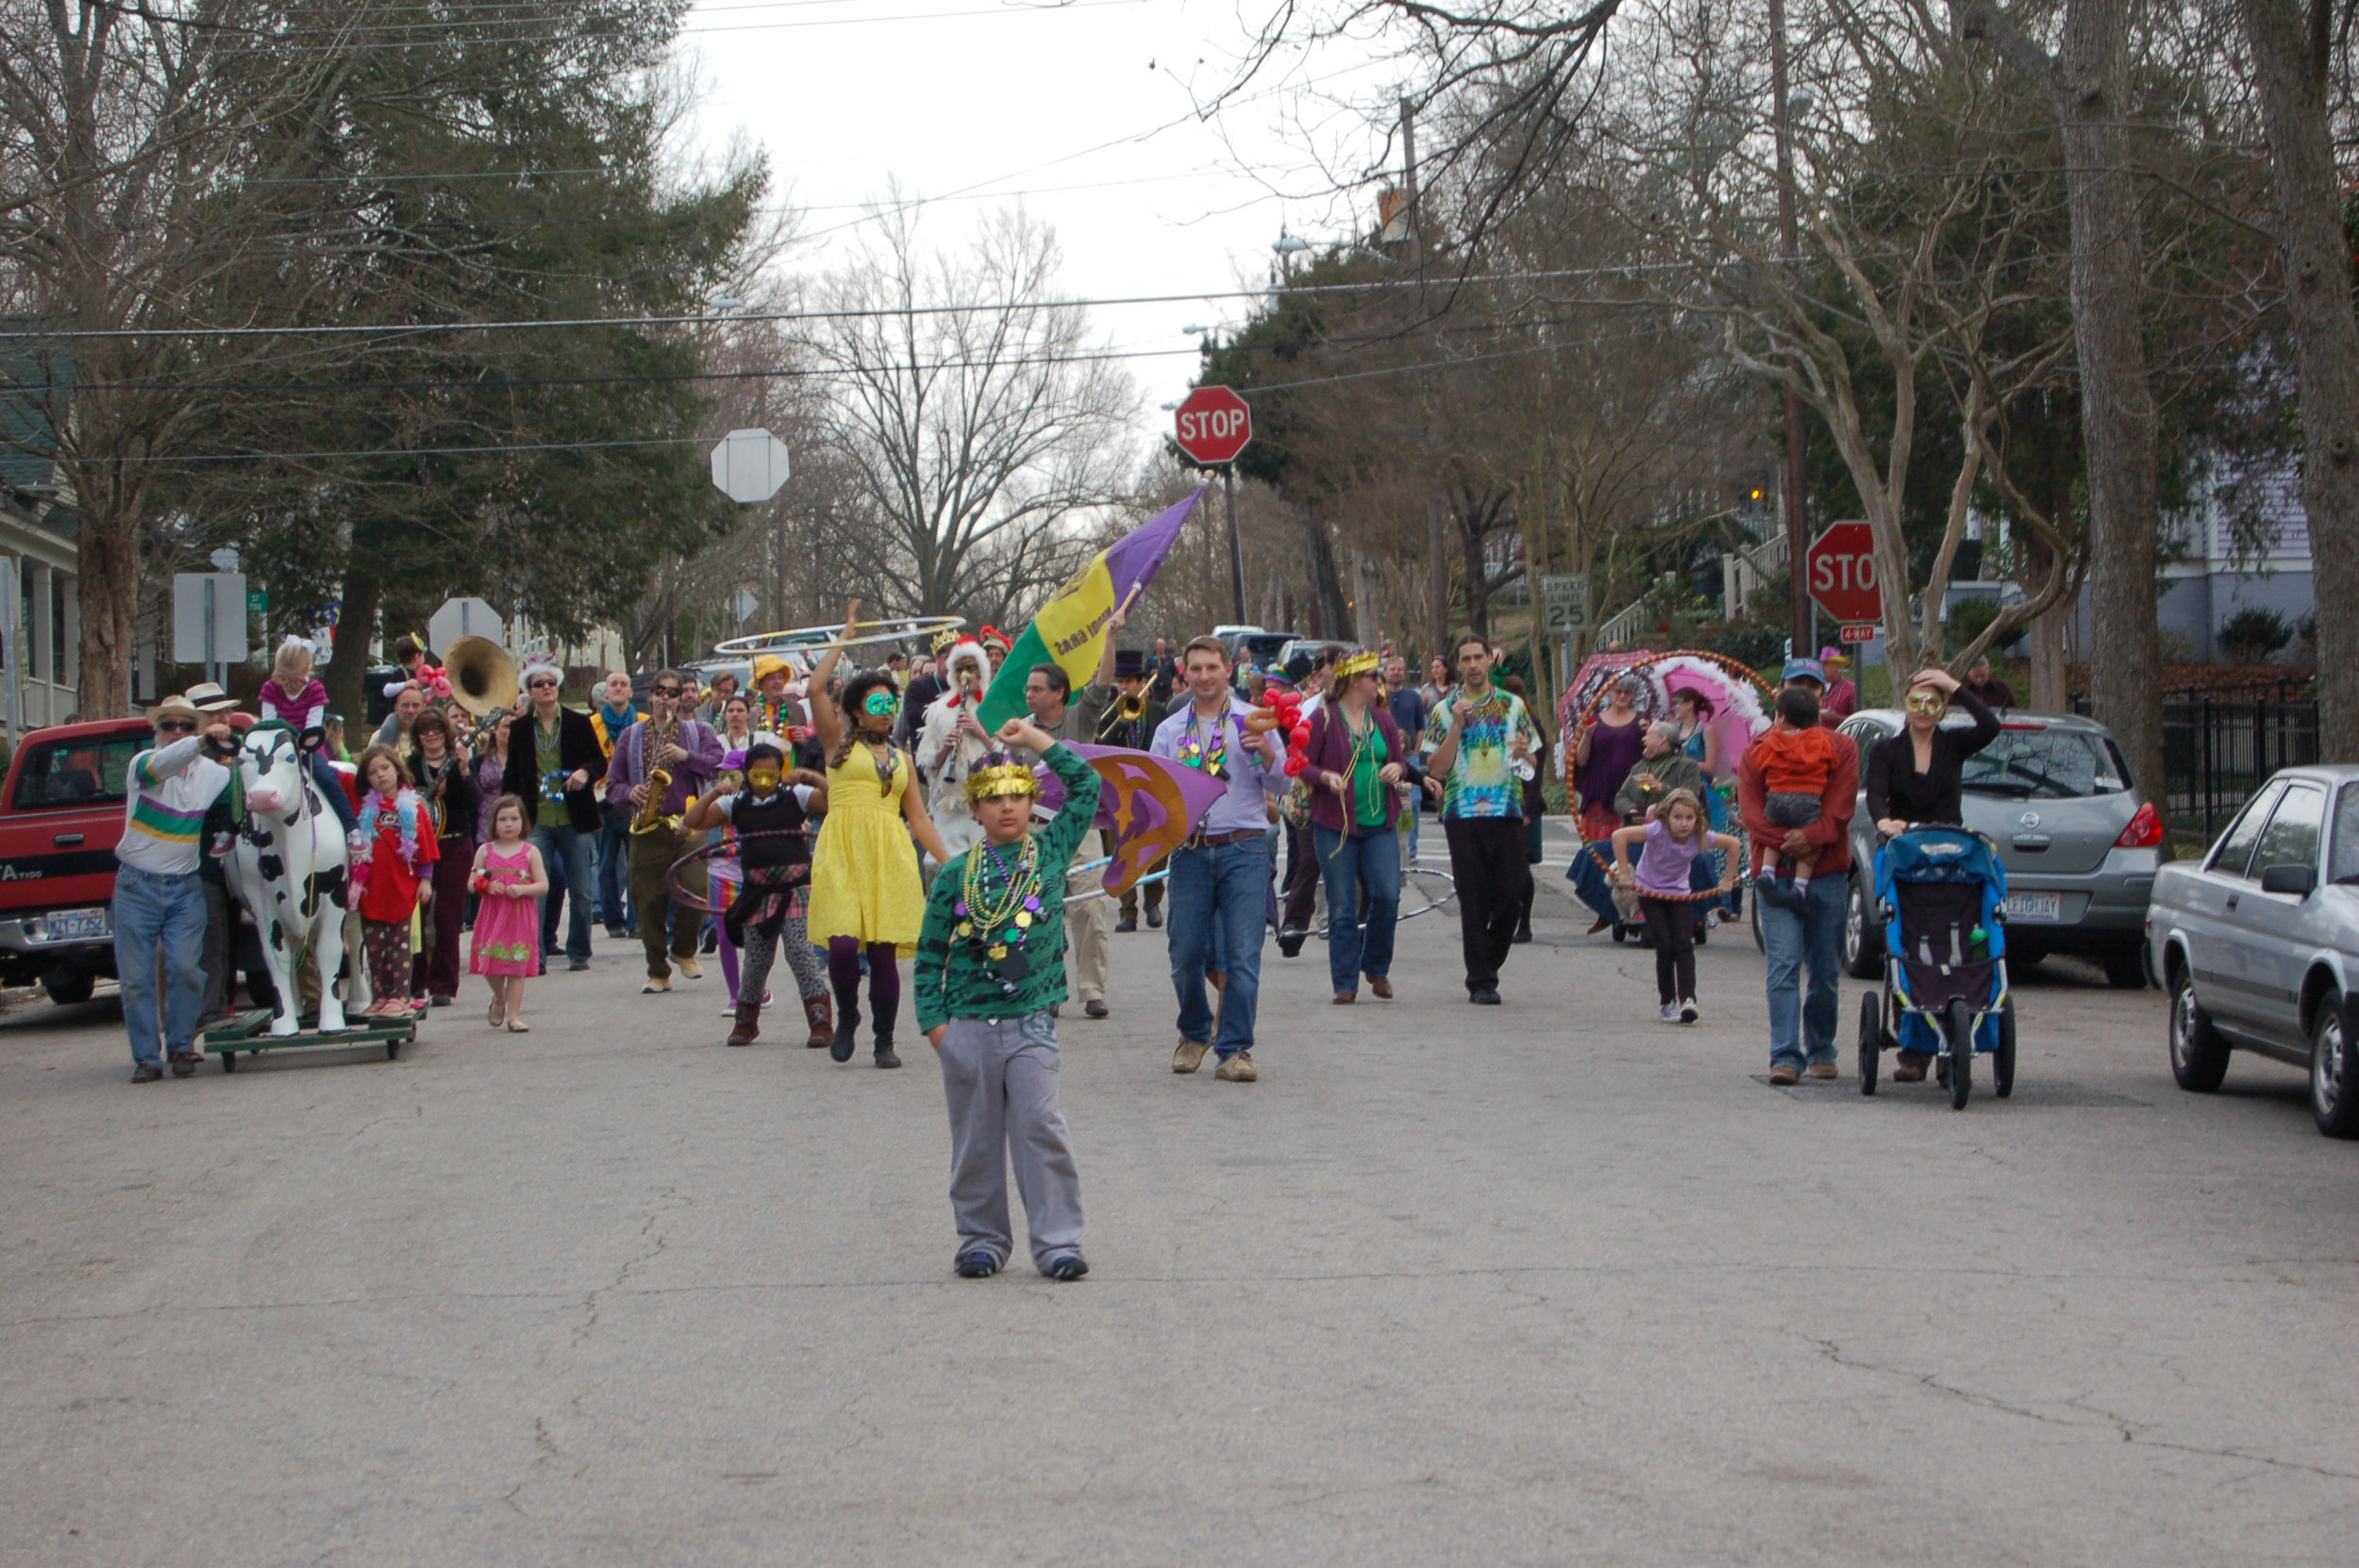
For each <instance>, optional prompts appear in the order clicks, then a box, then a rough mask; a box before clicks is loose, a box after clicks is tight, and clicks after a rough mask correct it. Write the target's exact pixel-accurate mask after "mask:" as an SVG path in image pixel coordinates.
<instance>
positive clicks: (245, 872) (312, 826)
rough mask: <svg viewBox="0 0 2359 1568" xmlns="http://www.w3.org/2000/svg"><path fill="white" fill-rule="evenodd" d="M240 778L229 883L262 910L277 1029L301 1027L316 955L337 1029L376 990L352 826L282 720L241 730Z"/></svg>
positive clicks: (324, 1013)
mask: <svg viewBox="0 0 2359 1568" xmlns="http://www.w3.org/2000/svg"><path fill="white" fill-rule="evenodd" d="M236 788H237V791H238V796H239V804H238V809H237V810H236V812H235V815H236V818H237V836H236V838H235V840H234V841H233V842H232V844H231V846H230V853H229V863H228V866H227V868H226V870H227V873H228V880H229V891H230V892H233V893H235V894H236V895H237V897H238V901H239V902H240V903H242V904H243V905H244V906H245V908H246V911H247V913H249V914H251V915H252V916H253V917H254V924H255V926H256V927H257V933H258V934H259V937H260V938H261V943H262V961H263V964H264V965H265V967H267V968H268V969H269V971H270V982H271V985H272V986H273V988H275V989H276V991H277V993H278V1015H277V1016H276V1018H274V1019H273V1020H272V1021H271V1026H270V1032H271V1033H272V1034H273V1035H274V1036H276V1037H278V1038H281V1039H283V1038H285V1037H286V1036H288V1035H292V1034H295V1033H298V1032H299V1031H300V1029H301V1027H302V1026H301V1024H300V1022H299V1020H298V1019H297V1016H296V1014H297V1012H298V1010H299V1009H300V1007H301V1005H302V1004H301V997H302V992H301V989H300V988H299V987H298V986H297V985H296V983H295V973H296V965H297V964H298V962H300V961H302V960H303V959H305V958H306V957H308V958H309V959H310V962H311V963H312V964H313V965H314V966H315V967H316V969H317V972H318V975H319V982H320V1022H319V1027H320V1032H321V1033H323V1034H333V1033H336V1032H338V1031H340V1030H342V1029H343V1027H344V1026H345V1025H344V1012H345V1009H348V1008H351V1009H360V1008H365V1007H367V1006H368V1005H369V1002H370V999H371V997H370V992H369V980H368V966H367V965H366V964H365V963H363V962H361V961H360V917H359V916H357V915H356V914H354V913H353V912H352V909H351V905H350V897H351V894H350V888H351V878H350V875H349V865H348V860H349V856H350V847H349V845H348V844H347V843H346V842H345V838H344V831H343V826H342V825H341V824H340V823H339V822H338V821H337V819H336V814H335V813H334V812H333V811H331V810H330V809H328V806H327V802H326V799H325V798H324V797H323V796H322V795H321V794H320V792H319V786H318V785H317V783H316V782H314V780H313V779H312V776H311V770H310V766H309V764H308V763H307V762H306V761H305V759H304V757H303V754H302V752H301V750H300V749H299V747H298V745H297V743H296V738H295V732H294V731H293V729H291V728H289V727H288V726H285V725H283V724H279V723H276V721H266V722H264V723H262V724H258V725H256V726H253V727H252V728H250V729H248V730H246V732H245V734H244V736H243V739H242V740H241V742H240V743H239V747H238V778H237V785H236ZM331 954H332V955H334V959H335V961H334V962H332V963H331V962H330V961H329V956H330V955H331ZM339 980H341V981H342V982H343V988H344V989H343V993H341V994H339V993H338V989H337V984H338V981H339Z"/></svg>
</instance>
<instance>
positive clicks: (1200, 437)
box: [1174, 387, 1253, 468]
mask: <svg viewBox="0 0 2359 1568" xmlns="http://www.w3.org/2000/svg"><path fill="white" fill-rule="evenodd" d="M1177 424H1178V425H1179V432H1178V434H1177V436H1176V437H1175V438H1174V439H1175V440H1176V441H1178V442H1179V443H1180V451H1182V452H1185V453H1186V454H1187V455H1188V459H1189V460H1190V461H1191V462H1194V463H1196V464H1197V465H1199V466H1201V467H1205V468H1213V467H1216V466H1218V465H1219V464H1221V463H1225V462H1234V461H1235V460H1236V457H1237V454H1238V453H1240V452H1242V451H1244V450H1245V443H1246V442H1249V441H1251V440H1252V439H1253V410H1252V409H1248V408H1246V404H1245V399H1244V398H1242V397H1239V396H1238V395H1237V394H1236V393H1235V392H1230V390H1229V389H1228V388H1227V387H1198V388H1196V391H1194V392H1190V393H1188V400H1187V401H1186V402H1184V403H1182V404H1180V417H1179V419H1178V421H1177Z"/></svg>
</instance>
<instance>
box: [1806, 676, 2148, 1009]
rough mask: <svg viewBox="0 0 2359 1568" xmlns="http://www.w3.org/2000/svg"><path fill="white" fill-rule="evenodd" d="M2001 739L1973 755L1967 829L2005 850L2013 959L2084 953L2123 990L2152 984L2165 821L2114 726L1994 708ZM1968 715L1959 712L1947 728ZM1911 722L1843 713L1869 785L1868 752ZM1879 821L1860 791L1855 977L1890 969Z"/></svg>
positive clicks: (1850, 908)
mask: <svg viewBox="0 0 2359 1568" xmlns="http://www.w3.org/2000/svg"><path fill="white" fill-rule="evenodd" d="M1999 720H2000V728H1999V735H1998V738H1997V739H1996V740H1994V741H1992V742H1991V743H1990V744H1989V745H1987V746H1985V747H1983V749H1982V750H1981V751H1979V752H1977V753H1975V755H1974V756H1972V757H1970V758H1968V759H1966V776H1965V779H1964V783H1965V791H1966V795H1965V802H1964V804H1965V808H1966V809H1965V813H1964V814H1965V817H1966V826H1968V827H1971V828H1973V829H1974V830H1975V831H1976V832H1978V833H1981V834H1983V836H1984V837H1985V838H1987V839H1989V840H1990V841H1991V842H1993V843H1995V844H1997V845H1998V846H1999V862H2000V863H2001V864H2002V865H2004V866H2005V867H2006V868H2007V902H2006V907H2005V918H2006V922H2007V961H2008V962H2009V963H2011V964H2032V963H2037V962H2038V961H2039V960H2040V959H2042V958H2044V957H2046V956H2047V955H2048V954H2049V953H2078V954H2083V955H2085V956H2087V957H2089V958H2093V959H2097V960H2098V961H2099V962H2100V963H2102V964H2103V965H2104V966H2105V978H2106V979H2107V980H2109V981H2111V982H2112V983H2113V984H2114V985H2116V986H2119V987H2122V988H2123V989H2125V990H2135V989H2137V988H2139V987H2141V986H2143V985H2145V984H2146V979H2147V970H2146V954H2145V939H2146V901H2147V897H2148V894H2149V893H2150V892H2151V891H2152V889H2153V886H2154V875H2155V872H2156V870H2157V869H2158V868H2159V866H2160V864H2161V859H2162V844H2163V821H2162V817H2161V815H2160V814H2159V813H2158V812H2156V810H2155V809H2154V808H2153V807H2152V806H2150V805H2149V804H2147V802H2146V800H2145V798H2144V797H2143V796H2142V795H2140V794H2139V792H2138V791H2137V787H2136V785H2135V783H2134V781H2133V779H2132V778H2131V777H2130V766H2129V763H2128V762H2126V761H2125V760H2124V759H2123V758H2122V755H2121V748H2120V747H2119V746H2118V745H2116V744H2115V742H2114V737H2113V733H2112V731H2110V730H2108V729H2107V728H2106V727H2105V726H2103V725H2100V724H2099V723H2097V722H2096V721H2095V720H2093V719H2084V718H2082V717H2080V716H2078V715H2077V714H2069V713H2064V714H2053V713H2025V712H2019V711H2013V710H2010V711H2008V712H2005V713H2002V714H2000V715H1999ZM1971 722H1972V721H1971V720H1970V719H1969V718H1968V717H1967V716H1966V714H1965V713H1964V712H1962V711H1960V710H1958V709H1951V710H1950V712H1949V716H1948V717H1947V718H1946V719H1944V720H1943V722H1942V723H1943V727H1944V728H1959V729H1963V728H1966V727H1967V726H1968V725H1970V724H1971ZM1905 724H1906V719H1905V717H1904V716H1903V715H1902V714H1901V713H1900V711H1899V709H1890V708H1871V709H1864V710H1863V711H1861V712H1858V713H1854V714H1852V715H1851V716H1850V717H1849V718H1848V719H1846V720H1844V721H1843V733H1844V734H1846V735H1849V736H1850V737H1851V738H1852V739H1853V740H1854V741H1856V742H1859V749H1860V774H1861V780H1862V783H1863V786H1864V785H1865V777H1866V771H1867V753H1868V751H1869V750H1870V749H1871V748H1872V747H1873V746H1874V745H1875V744H1876V742H1879V741H1882V740H1886V739H1888V738H1890V737H1892V736H1894V735H1898V734H1899V733H1900V731H1901V729H1902V727H1903V726H1904V725H1905ZM1878 842H1879V841H1878V835H1877V832H1876V825H1875V824H1874V823H1873V822H1871V821H1869V820H1868V816H1867V795H1866V791H1865V788H1864V787H1863V789H1862V790H1861V792H1860V806H1859V811H1858V813H1857V814H1856V815H1855V816H1853V817H1852V818H1851V859H1852V862H1853V864H1854V865H1855V866H1856V867H1857V868H1859V869H1857V870H1855V871H1854V872H1853V874H1852V876H1851V889H1850V896H1849V902H1848V904H1847V906H1846V909H1845V918H1844V923H1843V960H1844V963H1845V966H1846V967H1847V968H1849V971H1850V973H1851V974H1852V975H1853V976H1855V977H1857V978H1860V979H1870V978H1873V977H1874V976H1878V975H1881V974H1882V973H1883V952H1884V936H1883V925H1882V922H1881V921H1880V920H1879V919H1878V918H1877V914H1876V901H1875V897H1874V889H1873V888H1872V887H1871V886H1870V884H1869V881H1868V877H1869V876H1870V875H1871V873H1870V872H1869V870H1868V869H1867V868H1869V867H1872V866H1873V865H1874V864H1875V863H1876V847H1877V843H1878Z"/></svg>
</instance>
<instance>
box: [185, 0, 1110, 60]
mask: <svg viewBox="0 0 2359 1568" xmlns="http://www.w3.org/2000/svg"><path fill="white" fill-rule="evenodd" d="M1148 3H1149V0H1062V3H1061V4H1058V5H1052V6H987V7H982V8H976V9H969V10H940V11H901V12H895V13H894V14H892V15H889V16H817V17H805V18H802V19H799V20H795V21H786V22H731V23H723V24H721V25H718V26H711V27H694V26H691V27H680V28H677V29H675V30H674V31H673V32H672V33H670V34H669V35H667V37H666V38H664V39H663V40H661V42H667V43H668V42H672V41H675V40H678V39H682V38H708V37H713V36H716V35H719V34H724V33H747V32H779V31H787V30H793V29H800V28H806V27H860V26H872V25H883V24H891V23H901V22H948V21H957V20H962V19H964V18H969V17H984V16H991V17H1015V16H1057V15H1062V14H1063V13H1064V12H1067V11H1077V10H1099V9H1105V8H1113V7H1133V6H1142V5H1146V4H1148ZM573 20H576V19H575V18H574V17H573V16H571V15H570V14H564V13H560V14H544V15H540V16H522V17H509V18H489V19H484V20H478V21H475V22H469V23H461V24H459V25H460V26H463V27H467V28H471V29H474V30H475V31H476V33H477V34H479V35H480V36H479V37H476V36H469V35H463V34H462V35H460V36H459V37H457V38H456V39H453V38H452V37H451V34H452V27H453V24H451V23H448V22H400V23H386V24H380V25H366V24H356V25H352V26H349V27H309V28H302V29H296V30H291V31H287V32H283V33H264V32H261V31H260V30H259V29H255V28H246V27H232V26H228V25H222V24H214V25H213V27H214V30H216V31H219V32H225V33H243V34H246V35H248V36H249V37H251V38H252V39H253V40H254V42H252V43H249V44H246V45H244V46H243V47H239V48H224V49H218V50H216V51H214V52H215V53H216V54H217V55H219V56H224V57H234V56H237V55H255V54H269V55H272V56H285V55H295V54H341V53H345V52H347V51H350V50H353V49H361V48H372V47H387V48H401V47H404V46H406V45H407V44H409V43H410V42H421V41H420V40H418V39H416V38H415V36H414V35H418V34H433V35H436V37H435V40H434V41H435V42H442V41H444V40H448V41H450V42H456V43H460V44H465V43H468V42H485V43H490V44H494V45H498V44H533V43H610V42H628V41H627V40H618V39H617V38H615V37H612V36H601V35H600V34H599V33H598V32H597V31H596V30H594V28H591V27H580V28H577V29H576V30H572V31H562V32H540V33H524V32H510V33H500V32H496V31H493V29H497V28H503V27H509V28H522V27H527V26H532V27H539V26H545V25H550V24H553V23H563V22H568V21H573ZM592 20H593V21H594V20H595V18H593V19H592ZM378 34H398V35H404V36H400V37H391V38H380V37H376V36H375V35H378ZM313 39H319V40H333V41H335V42H306V41H307V40H313ZM645 42H658V41H657V40H655V39H654V38H653V37H652V36H650V37H649V38H648V39H647V40H645Z"/></svg>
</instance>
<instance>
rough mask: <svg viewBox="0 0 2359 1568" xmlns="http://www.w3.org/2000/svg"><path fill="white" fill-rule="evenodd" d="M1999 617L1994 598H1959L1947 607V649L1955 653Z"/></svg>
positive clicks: (1997, 603)
mask: <svg viewBox="0 0 2359 1568" xmlns="http://www.w3.org/2000/svg"><path fill="white" fill-rule="evenodd" d="M1998 619H1999V601H1998V600H1996V599H1960V600H1959V601H1958V602H1957V603H1956V604H1954V605H1951V606H1950V607H1949V651H1950V652H1952V653H1956V652H1957V651H1958V650H1960V649H1962V648H1964V647H1965V646H1966V644H1967V643H1969V642H1973V641H1974V639H1976V638H1978V637H1980V636H1982V635H1983V632H1985V631H1987V630H1989V629H1990V624H1991V623H1992V622H1993V621H1996V620H1998Z"/></svg>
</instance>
